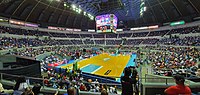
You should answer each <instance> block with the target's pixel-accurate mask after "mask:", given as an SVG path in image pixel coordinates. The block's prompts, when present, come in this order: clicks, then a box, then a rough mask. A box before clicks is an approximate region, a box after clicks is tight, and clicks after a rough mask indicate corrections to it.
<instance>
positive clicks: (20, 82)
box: [13, 77, 28, 95]
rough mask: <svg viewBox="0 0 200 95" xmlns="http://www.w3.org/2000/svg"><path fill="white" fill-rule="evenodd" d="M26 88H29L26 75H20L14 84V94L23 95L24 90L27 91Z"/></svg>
mask: <svg viewBox="0 0 200 95" xmlns="http://www.w3.org/2000/svg"><path fill="white" fill-rule="evenodd" d="M26 88H28V84H27V83H26V79H25V77H19V78H18V79H17V82H16V84H15V86H14V93H13V95H21V94H22V93H23V92H25V90H26ZM27 90H28V89H27Z"/></svg>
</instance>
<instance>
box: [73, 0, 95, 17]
mask: <svg viewBox="0 0 200 95" xmlns="http://www.w3.org/2000/svg"><path fill="white" fill-rule="evenodd" d="M71 9H72V10H73V11H75V12H76V13H79V14H81V13H83V15H84V16H87V17H89V18H90V20H94V16H92V15H91V14H89V13H87V12H85V11H84V12H82V11H83V10H82V9H81V8H80V6H79V7H77V6H76V5H74V4H71Z"/></svg>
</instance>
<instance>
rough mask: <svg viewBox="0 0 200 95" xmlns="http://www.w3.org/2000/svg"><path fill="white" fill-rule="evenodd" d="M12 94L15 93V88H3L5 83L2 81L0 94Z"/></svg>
mask: <svg viewBox="0 0 200 95" xmlns="http://www.w3.org/2000/svg"><path fill="white" fill-rule="evenodd" d="M4 93H5V94H11V93H13V90H7V89H4V88H3V85H2V84H1V83H0V95H1V94H4Z"/></svg>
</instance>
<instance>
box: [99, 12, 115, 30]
mask: <svg viewBox="0 0 200 95" xmlns="http://www.w3.org/2000/svg"><path fill="white" fill-rule="evenodd" d="M116 29H117V17H116V16H115V15H114V14H105V15H99V16H96V31H97V33H102V32H114V33H116Z"/></svg>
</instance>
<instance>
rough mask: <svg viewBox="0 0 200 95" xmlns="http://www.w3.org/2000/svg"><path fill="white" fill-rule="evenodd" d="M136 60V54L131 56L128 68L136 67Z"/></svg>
mask: <svg viewBox="0 0 200 95" xmlns="http://www.w3.org/2000/svg"><path fill="white" fill-rule="evenodd" d="M136 58H137V55H136V54H132V55H131V58H130V60H129V62H128V63H127V65H126V67H129V66H136V63H135V61H136Z"/></svg>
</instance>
